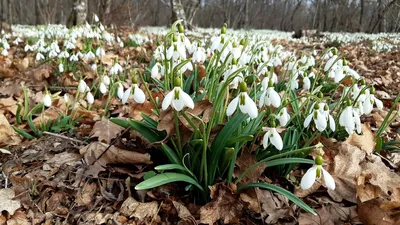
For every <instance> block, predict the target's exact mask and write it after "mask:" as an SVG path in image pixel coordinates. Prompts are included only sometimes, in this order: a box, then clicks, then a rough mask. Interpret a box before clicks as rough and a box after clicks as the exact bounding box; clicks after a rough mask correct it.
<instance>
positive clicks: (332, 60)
mask: <svg viewBox="0 0 400 225" xmlns="http://www.w3.org/2000/svg"><path fill="white" fill-rule="evenodd" d="M338 61H339V59H338V56H337V55H334V56H332V57H331V58H330V59H328V61H327V62H326V64H325V67H324V71H325V72H326V71H328V70H330V69H333V68H335V66H336V64H337V62H338Z"/></svg>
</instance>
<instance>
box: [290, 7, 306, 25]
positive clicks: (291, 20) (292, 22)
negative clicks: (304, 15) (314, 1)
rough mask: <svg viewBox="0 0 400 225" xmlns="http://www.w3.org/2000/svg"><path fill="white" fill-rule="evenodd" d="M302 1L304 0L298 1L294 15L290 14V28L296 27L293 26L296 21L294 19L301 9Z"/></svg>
mask: <svg viewBox="0 0 400 225" xmlns="http://www.w3.org/2000/svg"><path fill="white" fill-rule="evenodd" d="M302 1H303V0H299V1H298V2H297V4H296V7H295V8H294V10H293V12H292V15H291V16H290V29H291V30H293V29H294V27H293V24H294V21H293V19H294V15H296V12H297V10H299V8H300V6H301V3H302Z"/></svg>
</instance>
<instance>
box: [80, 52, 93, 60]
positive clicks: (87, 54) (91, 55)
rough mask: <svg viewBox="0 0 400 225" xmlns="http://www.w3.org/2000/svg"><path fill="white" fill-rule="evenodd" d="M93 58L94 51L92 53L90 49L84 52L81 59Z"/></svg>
mask: <svg viewBox="0 0 400 225" xmlns="http://www.w3.org/2000/svg"><path fill="white" fill-rule="evenodd" d="M94 58H96V56H95V55H94V53H93V52H92V51H89V52H88V53H86V54H85V55H84V56H83V59H84V60H86V61H88V60H92V59H94Z"/></svg>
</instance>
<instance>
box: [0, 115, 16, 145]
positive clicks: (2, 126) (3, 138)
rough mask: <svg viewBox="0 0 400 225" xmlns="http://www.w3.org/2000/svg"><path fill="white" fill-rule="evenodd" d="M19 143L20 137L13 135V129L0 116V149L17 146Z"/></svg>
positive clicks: (3, 117) (2, 116) (5, 119)
mask: <svg viewBox="0 0 400 225" xmlns="http://www.w3.org/2000/svg"><path fill="white" fill-rule="evenodd" d="M20 143H21V137H20V136H19V135H18V134H17V133H15V131H14V129H13V128H12V127H11V125H10V124H9V123H8V120H7V118H6V117H5V116H4V115H3V114H0V147H1V146H7V145H18V144H20Z"/></svg>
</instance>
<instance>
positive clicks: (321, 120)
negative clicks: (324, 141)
mask: <svg viewBox="0 0 400 225" xmlns="http://www.w3.org/2000/svg"><path fill="white" fill-rule="evenodd" d="M314 122H315V125H316V128H317V130H319V132H322V131H324V130H325V128H326V126H327V121H326V117H325V116H323V115H322V114H321V113H320V112H318V113H317V119H314Z"/></svg>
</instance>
